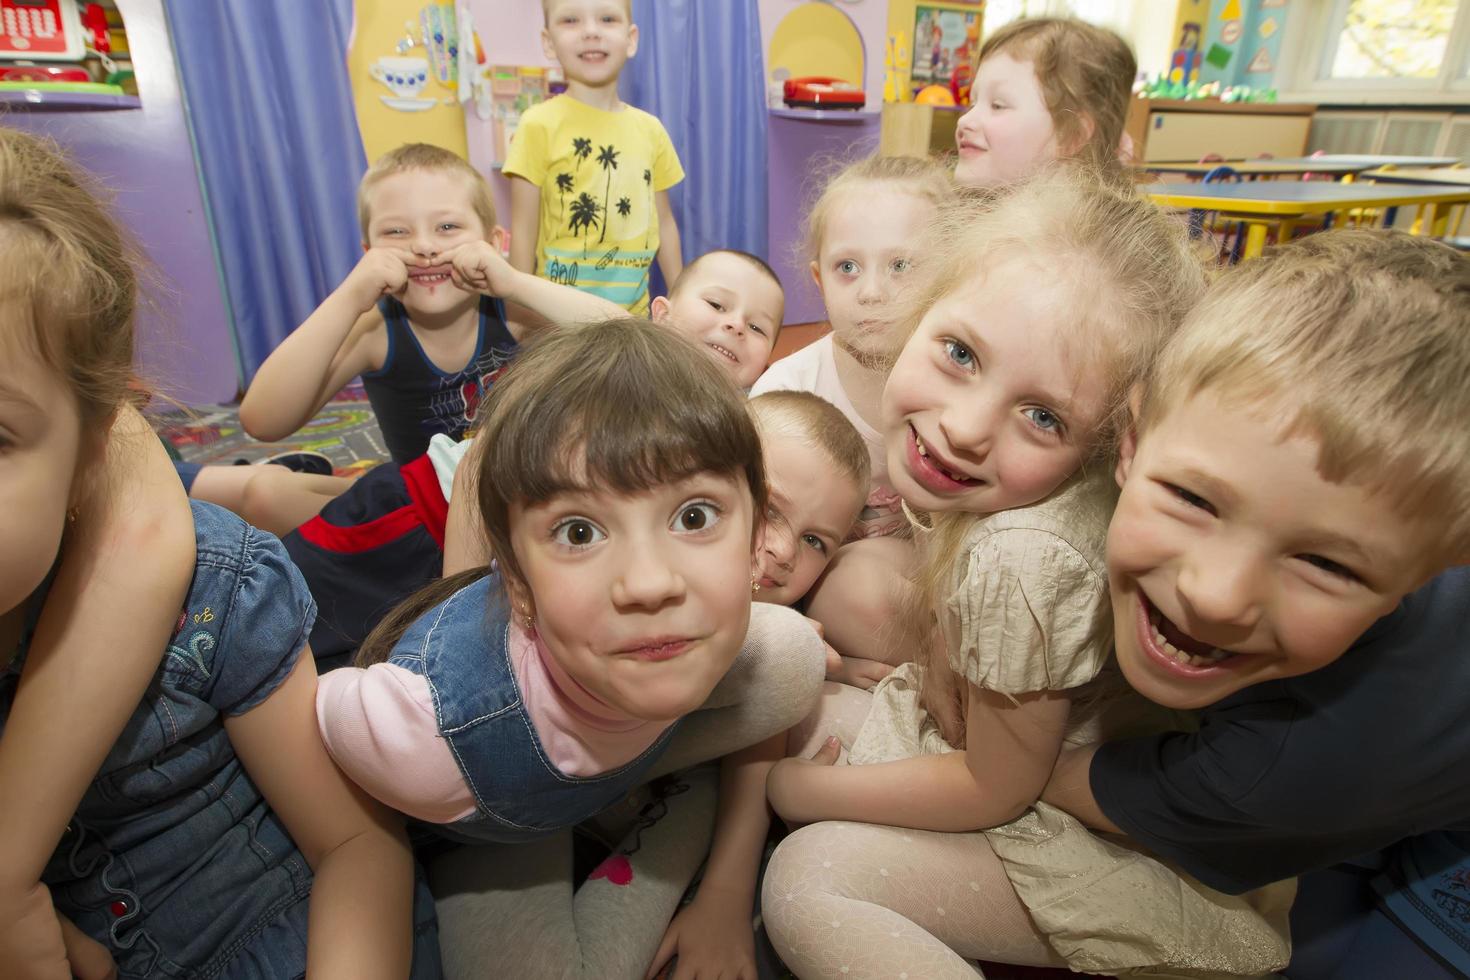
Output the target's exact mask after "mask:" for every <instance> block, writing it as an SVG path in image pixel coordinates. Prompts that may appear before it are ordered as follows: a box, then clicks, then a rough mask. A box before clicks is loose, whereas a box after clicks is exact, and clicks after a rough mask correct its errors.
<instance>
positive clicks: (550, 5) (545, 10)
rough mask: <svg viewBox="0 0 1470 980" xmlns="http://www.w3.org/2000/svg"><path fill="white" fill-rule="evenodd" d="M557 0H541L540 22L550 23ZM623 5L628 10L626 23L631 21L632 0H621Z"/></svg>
mask: <svg viewBox="0 0 1470 980" xmlns="http://www.w3.org/2000/svg"><path fill="white" fill-rule="evenodd" d="M557 2H558V0H541V22H542V23H543V24H546V25H549V24H550V23H551V12H552V11H553V10H555V9H556V5H557ZM623 7H624V8H625V9H626V10H627V11H628V23H630V24H631V23H632V22H633V0H623Z"/></svg>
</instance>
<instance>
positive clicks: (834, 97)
mask: <svg viewBox="0 0 1470 980" xmlns="http://www.w3.org/2000/svg"><path fill="white" fill-rule="evenodd" d="M782 100H783V101H784V102H785V103H786V105H787V106H788V107H789V108H792V109H853V110H856V109H861V108H862V107H863V106H864V105H865V104H866V103H867V101H868V97H867V95H866V94H864V92H863V90H862V89H860V88H858V87H857V86H856V85H854V84H853V83H852V82H848V81H843V80H842V79H840V78H826V77H820V76H818V77H807V78H788V79H787V80H786V84H785V85H784V86H783V92H782Z"/></svg>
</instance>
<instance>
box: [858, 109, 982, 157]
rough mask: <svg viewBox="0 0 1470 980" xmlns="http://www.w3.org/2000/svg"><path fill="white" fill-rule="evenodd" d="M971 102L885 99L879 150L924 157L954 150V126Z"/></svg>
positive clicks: (880, 153)
mask: <svg viewBox="0 0 1470 980" xmlns="http://www.w3.org/2000/svg"><path fill="white" fill-rule="evenodd" d="M969 108H970V107H969V106H933V105H920V104H919V103H917V102H885V103H884V104H883V121H882V128H881V129H880V130H879V136H878V153H879V155H880V156H885V157H924V156H930V155H932V154H937V153H950V152H953V151H954V128H955V124H956V123H958V122H959V121H960V116H962V115H964V113H965V112H966V110H968V109H969Z"/></svg>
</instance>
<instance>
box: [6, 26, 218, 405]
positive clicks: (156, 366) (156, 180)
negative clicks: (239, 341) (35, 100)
mask: <svg viewBox="0 0 1470 980" xmlns="http://www.w3.org/2000/svg"><path fill="white" fill-rule="evenodd" d="M117 9H118V11H119V12H120V13H121V14H122V17H123V23H124V25H126V28H127V32H128V45H129V48H130V49H131V52H132V60H133V68H134V71H135V72H136V75H137V80H138V95H139V98H140V99H141V101H142V103H143V106H142V108H141V109H125V110H121V111H116V112H86V111H76V112H69V111H46V110H44V109H41V108H31V109H21V110H18V111H13V112H8V113H5V114H4V115H3V118H0V124H3V125H6V126H13V127H15V128H16V129H23V130H27V131H29V132H33V133H39V134H42V135H45V136H50V137H52V138H53V139H55V140H56V141H57V142H59V143H60V144H61V145H62V146H64V147H65V148H66V149H67V150H68V151H69V152H70V153H71V154H72V156H73V158H74V159H75V160H76V161H77V162H78V163H80V164H81V165H82V166H84V167H86V168H87V169H88V170H90V171H91V172H92V173H94V174H96V175H97V176H98V177H99V178H100V179H101V180H102V181H103V182H104V183H105V184H106V185H107V187H108V188H110V189H111V190H112V191H113V192H114V194H115V195H116V197H115V200H114V208H113V211H114V213H115V214H116V216H117V218H118V219H119V220H120V221H121V222H122V224H123V225H124V226H125V227H126V228H127V229H128V230H129V231H130V232H131V233H132V235H133V237H134V238H135V239H136V240H137V241H138V243H139V244H140V245H141V246H142V247H143V249H144V251H145V252H146V253H147V256H148V258H149V260H150V261H151V263H152V265H153V271H154V272H155V273H156V276H155V278H156V279H157V287H156V288H149V287H145V290H146V292H145V302H144V305H143V306H142V308H141V309H140V310H139V313H138V355H137V364H138V370H139V372H140V373H141V374H142V376H143V378H144V379H145V380H147V381H148V382H150V383H152V384H155V385H157V387H158V389H159V390H160V391H161V392H163V393H164V394H166V395H168V396H170V397H171V398H176V399H178V400H180V401H183V402H187V403H190V404H203V403H206V402H222V401H228V400H229V399H231V398H233V397H234V396H235V393H236V389H237V388H238V387H239V374H238V370H237V360H236V356H235V347H234V335H233V332H232V330H231V326H230V320H229V312H228V311H227V310H226V308H225V301H224V295H223V293H222V291H221V288H220V278H219V273H218V270H217V269H216V267H215V262H214V248H213V246H212V245H211V243H210V236H209V225H208V220H207V217H206V212H205V210H204V201H203V197H202V193H201V191H200V187H199V175H198V173H197V172H196V170H195V167H194V152H193V147H192V145H191V143H190V141H189V130H188V127H187V125H186V124H185V118H184V106H183V99H182V94H181V93H180V91H179V80H178V72H177V71H176V69H175V67H174V54H173V46H172V42H171V41H170V39H169V34H168V26H167V23H166V21H165V17H164V12H163V4H162V2H161V0H117Z"/></svg>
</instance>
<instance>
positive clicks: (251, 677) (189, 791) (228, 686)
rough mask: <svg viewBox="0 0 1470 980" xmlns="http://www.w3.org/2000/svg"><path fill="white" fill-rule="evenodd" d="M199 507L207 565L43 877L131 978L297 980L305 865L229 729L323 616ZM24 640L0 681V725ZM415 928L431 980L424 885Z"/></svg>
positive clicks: (295, 585)
mask: <svg viewBox="0 0 1470 980" xmlns="http://www.w3.org/2000/svg"><path fill="white" fill-rule="evenodd" d="M191 504H192V505H193V511H194V528H195V536H196V539H197V549H198V557H197V563H196V567H195V571H194V581H193V583H192V585H191V586H190V588H189V595H188V599H187V601H186V604H185V606H184V611H183V614H182V615H181V616H180V617H179V623H178V628H177V632H176V634H175V636H174V638H173V640H172V642H170V643H169V646H168V649H167V651H165V654H164V657H163V663H162V665H161V666H160V667H159V670H158V673H157V675H156V676H155V677H154V678H153V681H152V683H151V684H150V685H149V687H148V690H147V692H146V693H145V695H144V697H143V701H142V703H141V704H140V705H139V706H138V709H137V710H136V711H135V712H133V715H132V718H131V719H129V721H128V723H127V726H126V728H125V729H124V731H123V733H122V735H121V737H119V738H118V740H117V742H116V744H115V745H114V746H113V748H112V751H111V752H109V753H108V756H107V759H106V761H105V762H104V763H103V764H102V768H101V770H100V771H99V773H98V775H97V778H96V779H95V780H93V782H92V784H91V786H89V787H88V789H87V792H86V795H85V796H84V797H83V798H82V802H81V804H80V806H79V807H78V809H77V812H76V815H75V816H74V817H73V818H72V821H71V823H70V824H69V825H68V827H67V829H66V833H65V835H64V836H63V837H62V839H61V843H60V844H59V845H58V847H57V849H56V853H55V854H53V855H52V857H51V860H50V862H49V863H48V864H47V867H46V870H45V873H44V875H43V878H42V880H43V881H44V882H45V883H46V885H47V886H49V887H50V889H51V894H52V899H53V901H54V903H55V905H56V909H57V911H58V912H60V913H62V914H64V915H67V916H69V917H70V918H71V919H72V921H73V922H75V923H76V924H77V926H78V927H80V928H81V929H82V931H84V932H86V933H87V934H88V935H89V936H91V937H92V938H94V939H96V940H97V941H98V942H100V943H102V944H103V945H104V946H105V947H106V948H107V949H108V951H109V952H111V953H112V956H113V959H114V960H115V961H116V962H117V966H118V973H119V975H120V976H122V977H166V978H184V977H188V978H204V977H241V978H257V977H258V978H261V980H281V978H292V977H300V976H303V975H304V974H305V972H306V918H307V898H308V896H309V894H310V892H311V882H312V873H311V868H310V867H309V866H308V865H307V863H306V859H305V858H304V857H303V856H302V855H301V853H300V852H299V851H298V850H297V849H296V846H295V844H294V843H293V842H292V840H291V838H290V836H289V835H288V834H287V832H286V829H285V827H284V826H283V825H282V824H281V822H280V820H279V819H278V818H277V817H276V815H275V814H274V813H273V812H272V811H271V809H270V807H269V806H268V805H267V804H266V802H265V800H264V799H263V798H262V797H261V794H260V791H259V790H258V789H256V787H255V784H254V783H252V782H251V780H250V777H249V776H248V775H246V773H245V770H244V768H243V767H242V766H241V764H240V760H239V759H238V758H237V757H236V755H235V752H234V749H233V748H232V747H231V745H230V740H229V737H228V736H227V735H226V734H225V729H224V724H223V721H224V718H225V717H227V716H232V715H238V714H243V713H244V712H246V711H249V710H250V709H251V708H253V707H255V706H256V705H258V704H260V703H261V702H263V701H264V700H266V699H267V698H268V697H270V695H271V694H272V693H273V692H274V691H275V690H276V689H277V687H279V686H280V684H281V683H282V682H283V681H284V680H285V678H286V676H287V675H288V674H289V673H290V671H291V668H292V667H293V666H294V665H295V663H296V658H297V656H298V655H299V654H300V652H301V651H302V649H303V648H304V646H305V644H306V637H307V634H308V632H309V630H310V629H311V624H312V620H313V619H314V618H315V615H316V610H315V606H314V605H313V603H312V601H311V596H310V595H309V594H308V593H307V590H306V585H305V583H304V582H303V581H302V579H301V575H300V573H298V572H297V571H296V569H295V567H294V566H292V564H291V562H290V560H289V559H288V558H287V557H286V553H285V551H284V550H283V549H282V548H281V545H280V542H279V541H277V540H276V539H275V538H274V537H272V536H270V535H268V534H265V533H263V532H261V531H257V530H255V529H254V528H251V527H249V526H248V525H246V524H245V523H244V522H243V521H241V520H239V519H238V518H236V517H235V516H234V515H232V514H229V513H227V512H226V511H224V510H221V509H219V508H217V507H214V506H212V505H210V504H203V503H199V502H197V501H191ZM39 608H40V603H39V602H38V603H35V605H34V607H33V616H38V615H39ZM32 625H34V624H32ZM117 625H118V628H119V629H120V630H126V629H127V628H128V625H127V624H126V623H119V624H117ZM28 643H29V637H27V639H26V641H25V642H24V643H23V644H22V651H21V654H20V656H19V657H17V658H16V659H15V661H13V662H12V663H11V664H9V665H8V666H7V667H6V668H5V669H4V671H3V672H0V726H3V724H4V721H5V719H6V718H7V717H8V716H9V714H10V707H11V704H12V703H13V700H14V697H15V689H16V684H17V682H18V680H19V677H20V671H21V666H22V664H23V662H24V657H25V647H26V645H27V644H28ZM98 653H99V656H106V652H105V651H99V652H98ZM414 919H415V926H414V929H415V944H414V970H413V974H412V975H413V977H415V978H420V977H423V978H429V977H437V976H439V972H440V971H439V953H438V946H437V942H438V936H437V928H438V927H437V924H436V920H435V918H434V910H433V904H432V900H431V899H430V898H429V895H428V890H427V888H426V887H425V886H424V885H423V883H422V881H420V882H419V883H418V886H417V891H416V894H415V911H414Z"/></svg>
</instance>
